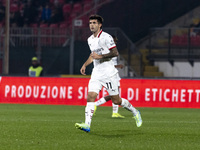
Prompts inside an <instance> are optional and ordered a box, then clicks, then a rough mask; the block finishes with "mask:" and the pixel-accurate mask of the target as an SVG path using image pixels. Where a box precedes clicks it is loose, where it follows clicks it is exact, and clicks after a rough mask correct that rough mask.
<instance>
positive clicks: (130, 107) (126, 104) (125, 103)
mask: <svg viewBox="0 0 200 150" xmlns="http://www.w3.org/2000/svg"><path fill="white" fill-rule="evenodd" d="M121 106H122V107H124V108H125V109H127V110H129V111H131V112H132V113H133V115H134V116H135V115H137V113H138V112H137V109H135V108H134V107H133V105H131V103H130V102H129V101H128V100H126V99H124V98H122V103H121Z"/></svg>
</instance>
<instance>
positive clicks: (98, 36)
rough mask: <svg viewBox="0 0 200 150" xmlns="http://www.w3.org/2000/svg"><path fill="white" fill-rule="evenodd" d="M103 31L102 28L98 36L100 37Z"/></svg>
mask: <svg viewBox="0 0 200 150" xmlns="http://www.w3.org/2000/svg"><path fill="white" fill-rule="evenodd" d="M101 33H102V30H101V31H100V32H99V34H98V36H97V37H98V38H99V37H100V35H101Z"/></svg>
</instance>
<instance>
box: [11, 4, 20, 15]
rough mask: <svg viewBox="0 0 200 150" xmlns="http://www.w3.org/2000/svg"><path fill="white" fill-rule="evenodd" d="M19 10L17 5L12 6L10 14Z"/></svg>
mask: <svg viewBox="0 0 200 150" xmlns="http://www.w3.org/2000/svg"><path fill="white" fill-rule="evenodd" d="M18 10H19V8H18V6H17V4H11V5H10V12H12V13H13V12H17V11H18Z"/></svg>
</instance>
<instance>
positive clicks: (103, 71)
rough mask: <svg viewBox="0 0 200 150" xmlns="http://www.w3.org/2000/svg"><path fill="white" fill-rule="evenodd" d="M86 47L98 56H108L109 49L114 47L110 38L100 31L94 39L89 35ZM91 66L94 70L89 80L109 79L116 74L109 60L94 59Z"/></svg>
mask: <svg viewBox="0 0 200 150" xmlns="http://www.w3.org/2000/svg"><path fill="white" fill-rule="evenodd" d="M88 45H89V47H90V50H91V52H96V53H97V54H98V55H102V54H108V53H110V49H112V48H114V47H116V45H115V43H114V41H113V38H112V36H111V35H109V34H108V33H106V32H103V31H102V30H101V31H100V32H99V33H98V35H97V36H96V37H94V35H91V36H90V37H89V38H88ZM93 64H94V68H93V70H92V76H91V78H96V79H102V78H109V77H111V76H113V75H115V74H116V73H117V72H118V70H117V69H116V68H115V67H114V63H113V61H112V59H111V58H104V59H94V60H93Z"/></svg>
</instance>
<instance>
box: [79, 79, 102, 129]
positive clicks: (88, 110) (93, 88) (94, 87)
mask: <svg viewBox="0 0 200 150" xmlns="http://www.w3.org/2000/svg"><path fill="white" fill-rule="evenodd" d="M88 87H89V89H88V96H87V104H86V107H85V123H76V124H75V126H76V128H78V129H81V130H83V131H86V132H90V126H91V122H92V116H93V113H94V107H95V104H94V101H95V99H96V97H97V95H98V93H99V91H100V89H101V88H102V85H101V84H100V83H99V82H98V80H97V81H96V80H90V82H89V86H88Z"/></svg>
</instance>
